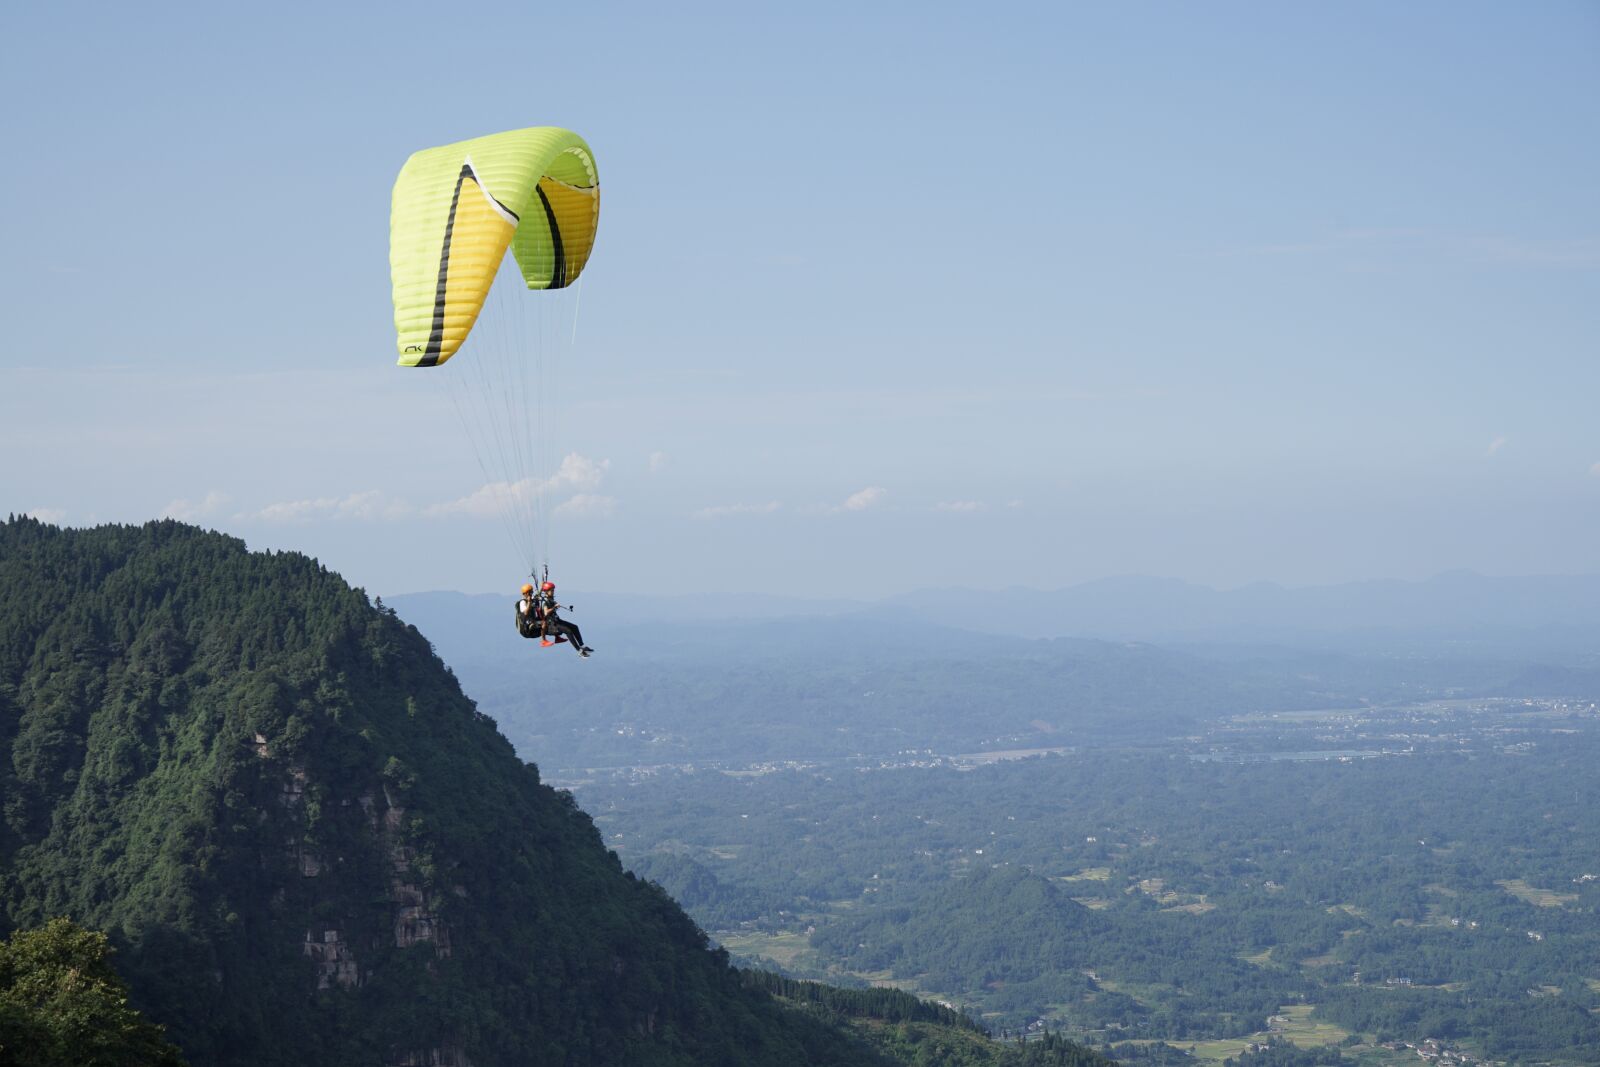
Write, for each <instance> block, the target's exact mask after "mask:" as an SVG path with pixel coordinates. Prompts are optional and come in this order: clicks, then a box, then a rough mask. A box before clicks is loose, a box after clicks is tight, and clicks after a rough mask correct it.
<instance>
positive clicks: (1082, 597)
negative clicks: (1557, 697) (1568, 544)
mask: <svg viewBox="0 0 1600 1067" xmlns="http://www.w3.org/2000/svg"><path fill="white" fill-rule="evenodd" d="M565 595H566V594H564V597H565ZM571 596H572V598H573V599H574V600H575V601H577V602H578V604H579V607H580V609H581V611H580V612H579V613H574V616H573V617H574V618H575V619H577V620H578V621H579V622H582V623H590V622H593V623H596V624H603V625H604V626H606V627H608V628H612V629H613V630H614V629H615V628H617V627H623V628H629V627H656V628H660V627H662V626H670V627H674V628H678V627H696V628H700V627H705V626H706V624H708V623H712V622H720V621H735V620H739V621H756V620H759V621H781V620H795V621H797V620H808V621H809V624H813V625H814V624H816V623H817V622H822V623H823V625H824V626H826V627H844V626H845V625H846V624H852V625H853V624H864V625H872V624H877V625H878V626H880V627H882V626H883V624H893V625H892V626H891V627H888V628H898V627H903V626H904V625H905V624H910V623H915V624H918V625H919V626H923V627H927V626H934V627H940V628H944V629H948V630H951V631H968V632H971V631H977V632H980V633H989V634H1005V635H1010V636H1016V637H1027V638H1045V637H1083V638H1095V639H1101V640H1116V641H1147V642H1153V643H1161V644H1192V643H1248V644H1274V645H1286V646H1291V647H1319V648H1340V649H1343V650H1348V651H1365V652H1383V651H1433V652H1441V651H1451V652H1457V653H1461V652H1466V653H1471V652H1475V651H1483V650H1494V651H1496V652H1497V653H1499V654H1506V655H1515V656H1533V657H1535V658H1541V657H1547V656H1548V657H1556V658H1571V657H1574V656H1582V655H1583V654H1584V653H1586V652H1600V575H1578V576H1533V577H1488V576H1484V575H1480V574H1473V573H1470V572H1467V571H1449V572H1446V573H1443V574H1439V575H1436V576H1435V577H1432V578H1429V579H1427V580H1425V581H1419V582H1405V581H1370V582H1351V583H1345V584H1340V585H1324V586H1303V587H1288V586H1282V585H1276V584H1272V583H1267V582H1261V583H1256V584H1254V585H1248V586H1243V587H1240V588H1238V589H1227V590H1219V589H1212V588H1209V587H1207V586H1202V585H1195V584H1193V583H1189V582H1184V581H1180V580H1178V579H1173V578H1148V577H1122V578H1107V579H1102V580H1099V581H1093V582H1086V583H1083V584H1081V585H1075V586H1069V587H1067V588H1064V589H1055V590H1041V589H1024V588H1010V589H999V590H978V589H958V588H950V589H923V590H918V591H916V592H911V593H906V594H902V595H900V596H894V597H889V598H887V599H884V600H880V601H865V600H853V599H844V598H841V599H837V600H818V599H808V598H802V597H781V596H766V595H754V594H750V595H738V594H703V593H686V594H684V595H683V596H681V597H634V596H626V595H619V594H604V593H578V592H574V593H572V594H571ZM391 603H392V604H393V605H394V606H395V607H396V608H398V609H399V610H400V611H401V613H402V614H407V615H408V617H409V616H410V615H411V614H415V615H417V616H418V617H419V618H418V621H419V622H420V621H421V618H422V617H426V619H427V620H428V625H427V626H426V627H425V628H426V629H427V630H428V632H429V633H430V634H435V635H440V636H443V635H446V634H449V635H451V638H452V639H456V638H458V637H462V636H466V635H468V634H471V635H473V638H474V646H475V647H481V643H482V638H484V637H487V636H489V634H490V632H491V631H492V630H493V629H495V628H498V627H501V626H503V627H505V628H509V627H510V626H511V618H512V615H511V612H512V597H510V596H506V597H500V596H495V595H492V594H480V595H469V594H462V593H441V592H433V593H410V594H405V595H401V596H395V597H392V598H391ZM501 616H503V619H502V618H501ZM597 639H598V637H597ZM591 643H593V642H591ZM451 658H452V657H450V656H449V655H447V656H446V659H451Z"/></svg>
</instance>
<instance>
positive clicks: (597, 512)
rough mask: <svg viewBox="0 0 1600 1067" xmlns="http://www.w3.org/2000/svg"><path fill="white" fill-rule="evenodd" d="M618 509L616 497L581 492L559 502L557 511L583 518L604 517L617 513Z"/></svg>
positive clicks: (561, 513) (557, 512)
mask: <svg viewBox="0 0 1600 1067" xmlns="http://www.w3.org/2000/svg"><path fill="white" fill-rule="evenodd" d="M616 511H617V500H616V498H615V497H610V496H597V495H596V494H594V493H579V494H578V495H577V496H575V497H573V498H572V499H570V500H565V501H562V502H561V503H560V504H558V505H557V506H556V510H555V513H556V514H557V515H570V516H573V517H575V518H583V519H604V518H609V517H610V516H612V515H614V514H616Z"/></svg>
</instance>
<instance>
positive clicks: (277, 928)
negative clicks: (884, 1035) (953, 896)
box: [0, 520, 873, 1067]
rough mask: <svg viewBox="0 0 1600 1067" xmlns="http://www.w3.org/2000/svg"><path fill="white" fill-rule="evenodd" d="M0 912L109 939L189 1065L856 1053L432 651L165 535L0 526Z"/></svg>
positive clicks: (287, 577)
mask: <svg viewBox="0 0 1600 1067" xmlns="http://www.w3.org/2000/svg"><path fill="white" fill-rule="evenodd" d="M0 798H3V815H4V821H3V825H0V916H3V919H4V922H5V924H6V925H7V926H17V925H36V924H38V923H40V922H42V921H43V920H45V919H46V918H48V917H49V916H52V915H56V914H68V915H70V916H71V917H72V918H74V919H76V920H77V921H79V922H81V923H85V924H88V925H91V926H95V927H98V928H100V929H105V930H108V931H110V932H111V933H112V934H113V937H114V939H115V940H116V941H117V942H118V944H119V946H120V948H121V955H120V956H119V962H120V963H121V965H122V966H123V969H124V970H125V972H126V973H127V974H128V976H129V978H130V980H131V984H132V986H133V988H134V991H135V994H136V997H137V999H138V1000H139V1001H140V1002H141V1006H142V1007H143V1008H144V1009H145V1010H146V1011H147V1013H148V1014H149V1015H150V1016H151V1017H152V1018H153V1019H155V1020H156V1021H159V1022H162V1023H165V1024H167V1025H168V1026H169V1033H170V1034H171V1036H172V1037H173V1038H174V1039H176V1040H177V1041H178V1042H179V1044H180V1045H181V1046H183V1048H184V1050H185V1052H186V1053H187V1054H188V1056H189V1057H190V1059H191V1060H192V1062H195V1063H207V1064H219V1065H229V1064H238V1065H240V1067H243V1065H245V1064H249V1065H251V1067H262V1065H270V1064H286V1065H287V1064H294V1065H297V1067H298V1065H315V1064H329V1065H333V1064H337V1065H339V1067H348V1065H354V1064H372V1065H379V1064H383V1065H391V1067H469V1065H470V1067H493V1065H496V1064H510V1063H516V1064H543V1063H551V1064H590V1063H593V1064H600V1063H608V1064H609V1063H641V1064H643V1063H663V1064H689V1063H706V1062H719V1063H752V1064H755V1063H761V1064H777V1065H781V1064H787V1063H794V1064H799V1063H847V1062H868V1061H870V1060H871V1059H873V1057H871V1056H870V1055H866V1054H863V1053H861V1052H860V1051H859V1049H858V1048H857V1047H856V1046H853V1045H852V1044H851V1043H850V1042H849V1041H848V1040H847V1039H845V1038H844V1037H842V1036H840V1035H839V1034H837V1033H834V1032H832V1031H829V1030H828V1029H827V1028H824V1027H819V1026H817V1025H815V1024H813V1023H810V1022H807V1021H806V1020H804V1019H799V1018H796V1017H795V1016H793V1015H792V1014H789V1013H785V1012H783V1011H781V1010H780V1009H779V1008H778V1007H777V1006H776V1005H775V1004H774V1003H773V1002H772V1001H771V999H770V998H769V997H767V996H765V995H764V994H759V993H757V992H753V991H751V990H749V989H747V988H745V987H744V986H742V985H741V984H740V983H739V982H738V981H737V980H736V979H735V976H734V974H733V972H731V971H730V970H729V968H728V967H727V965H726V960H725V957H723V956H722V954H721V953H720V952H717V951H712V950H711V949H709V947H708V946H707V944H706V941H705V938H704V936H703V935H702V934H701V933H700V932H699V931H698V930H697V929H696V928H695V927H694V925H693V924H692V923H691V922H690V921H689V920H688V919H687V918H686V917H685V916H684V915H683V913H682V912H681V911H680V910H679V909H678V908H677V906H676V905H674V904H673V903H672V902H671V901H670V900H669V899H667V898H666V896H665V895H664V894H663V893H661V892H660V890H659V889H657V888H656V887H654V886H652V885H647V884H644V883H641V882H638V881H636V880H635V879H633V878H632V876H630V875H627V874H625V873H624V872H623V871H622V869H621V867H620V865H619V864H618V863H617V860H616V857H615V856H614V855H612V854H610V853H608V852H607V851H606V850H605V849H604V848H603V846H602V845H601V842H600V839H599V835H598V834H597V833H596V831H595V828H594V826H593V824H592V823H591V822H590V820H589V819H588V817H587V816H586V815H584V814H583V813H582V812H580V811H578V810H577V808H576V806H575V805H574V804H573V802H572V799H571V797H570V795H568V794H564V793H559V792H556V791H554V790H552V789H550V788H548V787H547V786H544V785H543V784H541V783H540V781H539V776H538V771H537V769H536V768H535V767H533V766H532V765H531V764H524V763H522V762H521V761H519V760H518V759H517V757H516V756H515V754H514V753H513V752H512V749H511V746H510V745H509V744H508V743H507V742H506V741H505V739H504V738H503V737H502V736H501V735H500V734H499V733H498V731H497V730H496V728H495V726H494V724H493V723H492V722H491V721H489V720H488V719H486V718H485V717H484V716H482V715H480V714H479V713H478V712H477V710H476V709H475V707H474V706H473V704H472V703H471V701H469V700H468V699H467V698H466V697H465V696H464V695H463V694H462V692H461V690H460V688H459V686H458V685H457V684H456V681H455V678H454V677H453V675H451V674H450V672H449V671H448V669H447V668H446V667H445V666H444V665H443V664H442V663H440V662H439V660H438V659H437V657H435V656H434V654H433V651H432V648H431V646H430V645H429V643H428V642H427V640H426V639H425V638H423V636H422V635H421V634H419V633H418V632H417V631H416V630H415V629H413V628H411V627H408V626H406V625H404V624H403V623H401V622H400V621H399V620H398V619H397V618H395V617H394V616H393V613H391V612H388V611H385V610H383V609H382V608H381V606H375V605H372V604H369V603H368V601H367V598H366V597H365V596H364V595H363V594H362V593H361V592H360V591H358V590H352V589H350V588H349V587H348V586H346V585H345V584H344V583H343V582H342V581H340V580H339V578H338V577H337V576H336V575H333V574H331V573H329V572H328V571H326V570H325V569H323V568H321V567H320V566H318V565H317V564H316V563H315V562H314V561H312V560H309V559H306V558H304V557H301V556H297V555H293V554H259V553H250V552H247V551H246V550H245V548H244V546H243V544H242V543H240V542H238V541H235V540H233V539H230V538H226V537H222V536H220V535H216V534H207V533H202V532H201V531H198V530H195V529H193V528H190V527H185V526H182V525H180V524H176V523H170V522H166V523H153V524H150V525H147V526H144V527H137V528H134V527H104V528H100V529H96V530H89V531H62V530H57V529H54V528H51V527H48V526H44V525H41V524H39V523H36V522H33V521H31V520H16V521H13V522H10V523H7V524H5V525H4V526H0Z"/></svg>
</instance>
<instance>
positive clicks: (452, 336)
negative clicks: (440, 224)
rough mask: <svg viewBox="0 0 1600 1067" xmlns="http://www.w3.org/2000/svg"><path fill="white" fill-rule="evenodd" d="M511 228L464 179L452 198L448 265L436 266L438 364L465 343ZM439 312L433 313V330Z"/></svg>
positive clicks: (468, 179)
mask: <svg viewBox="0 0 1600 1067" xmlns="http://www.w3.org/2000/svg"><path fill="white" fill-rule="evenodd" d="M515 229H516V226H514V225H513V224H512V222H511V220H510V219H508V218H506V216H505V214H504V212H503V209H500V208H497V207H496V206H495V205H494V204H493V203H492V202H491V201H490V200H489V198H488V197H487V196H485V195H484V192H483V189H482V188H481V187H480V186H479V185H478V183H477V182H476V181H475V180H473V179H472V178H471V177H463V178H462V181H461V191H460V194H459V195H458V197H457V200H456V213H455V219H454V221H453V223H452V225H451V227H450V235H449V244H448V247H447V250H446V253H445V255H446V257H447V260H448V261H447V262H442V263H441V264H440V272H441V274H442V275H443V276H444V279H445V284H444V294H443V298H444V309H443V320H442V321H443V326H444V334H443V337H442V339H441V341H440V344H439V358H438V362H440V363H443V362H444V361H445V360H447V359H449V358H450V357H451V356H453V355H455V353H456V349H458V348H460V347H461V342H462V341H465V340H466V339H467V334H468V333H469V332H471V330H472V324H473V323H475V322H477V321H478V312H479V311H481V310H482V309H483V302H484V300H485V299H486V298H487V297H488V295H489V286H490V285H492V284H493V283H494V276H495V272H496V271H498V270H499V269H500V261H501V260H502V259H504V258H505V254H506V246H507V245H509V244H510V243H511V234H512V232H513V231H514V230H515ZM438 316H439V312H438V311H437V310H436V311H435V325H434V329H435V332H437V330H438V324H439V317H438Z"/></svg>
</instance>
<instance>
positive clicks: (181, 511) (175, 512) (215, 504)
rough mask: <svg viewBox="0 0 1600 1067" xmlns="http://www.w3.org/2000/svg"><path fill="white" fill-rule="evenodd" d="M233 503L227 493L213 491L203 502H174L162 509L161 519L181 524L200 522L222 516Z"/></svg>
mask: <svg viewBox="0 0 1600 1067" xmlns="http://www.w3.org/2000/svg"><path fill="white" fill-rule="evenodd" d="M232 502H233V498H232V497H230V496H228V494H227V493H222V492H218V491H217V490H215V489H213V490H211V491H210V492H208V493H206V495H205V497H204V498H203V499H201V500H174V501H173V502H172V503H170V504H168V505H167V506H166V507H165V508H162V509H161V517H162V518H163V519H177V520H178V521H179V522H198V521H200V520H201V519H209V518H211V517H212V516H214V515H218V514H220V513H221V512H222V510H223V509H224V508H226V507H227V506H228V505H229V504H231V503H232Z"/></svg>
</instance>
